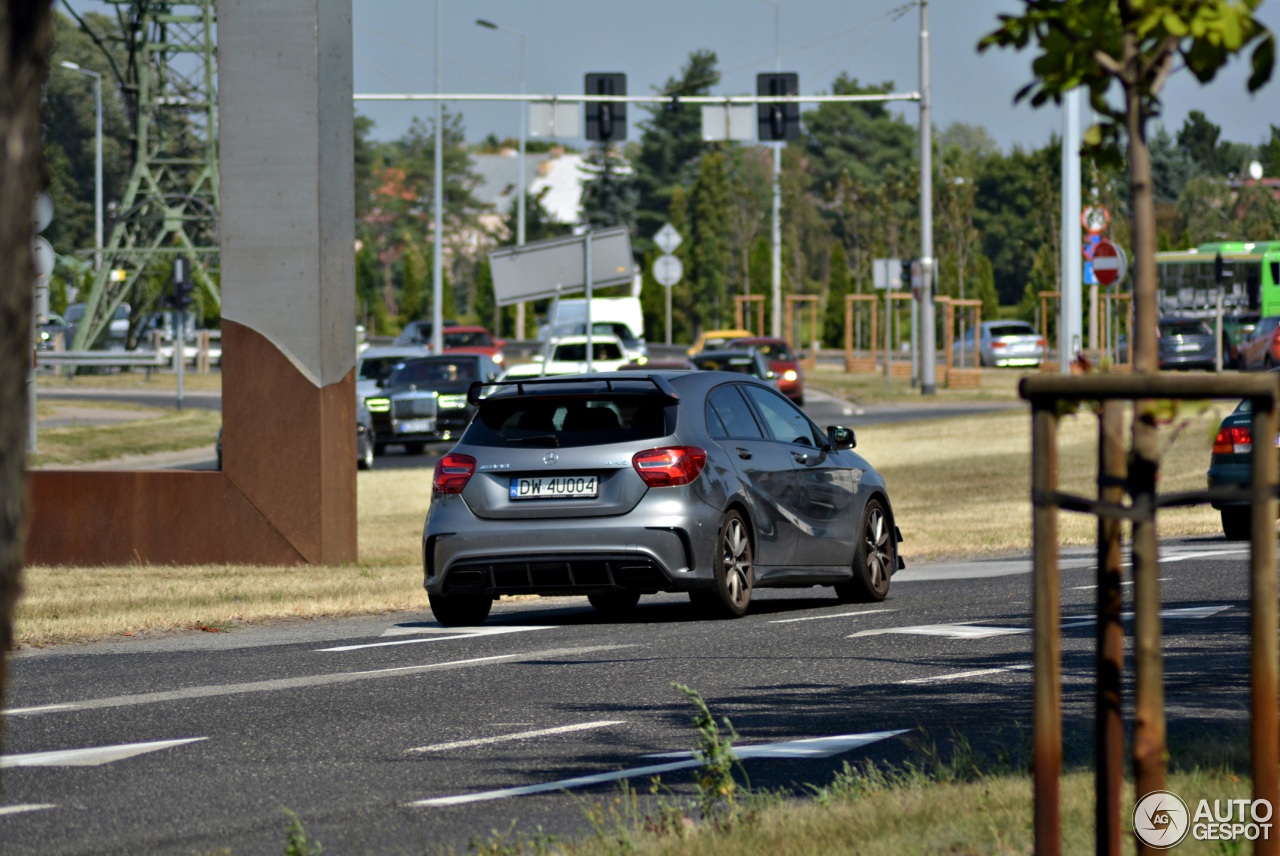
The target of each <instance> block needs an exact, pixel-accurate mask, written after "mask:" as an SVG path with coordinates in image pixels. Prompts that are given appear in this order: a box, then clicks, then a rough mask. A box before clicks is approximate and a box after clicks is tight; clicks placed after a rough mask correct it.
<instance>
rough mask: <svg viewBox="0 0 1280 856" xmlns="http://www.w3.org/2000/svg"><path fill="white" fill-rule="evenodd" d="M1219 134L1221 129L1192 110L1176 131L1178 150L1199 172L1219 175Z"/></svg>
mask: <svg viewBox="0 0 1280 856" xmlns="http://www.w3.org/2000/svg"><path fill="white" fill-rule="evenodd" d="M1221 134H1222V129H1221V128H1219V127H1218V126H1217V125H1215V124H1213V123H1212V122H1210V121H1209V120H1208V119H1207V118H1206V117H1205V115H1204V113H1202V112H1201V111H1199V110H1192V111H1191V112H1189V113H1188V114H1187V118H1186V119H1185V120H1184V121H1183V123H1182V127H1181V128H1180V129H1179V130H1178V134H1177V139H1178V148H1180V149H1182V150H1183V151H1184V152H1186V153H1187V157H1189V158H1190V159H1191V162H1192V163H1194V164H1195V165H1196V166H1197V167H1199V170H1200V172H1207V173H1209V174H1210V175H1221V174H1222V172H1223V169H1222V164H1221V162H1220V160H1219V155H1220V153H1221V145H1220V144H1219V142H1218V137H1219V136H1221Z"/></svg>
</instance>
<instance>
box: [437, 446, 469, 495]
mask: <svg viewBox="0 0 1280 856" xmlns="http://www.w3.org/2000/svg"><path fill="white" fill-rule="evenodd" d="M475 471H476V459H475V458H473V457H471V456H470V455H455V454H454V453H452V452H450V453H449V454H447V455H445V456H444V457H443V458H441V459H440V460H438V461H436V471H435V474H434V475H433V476H432V477H431V490H432V492H433V493H462V489H463V488H464V487H466V486H467V482H469V481H470V480H471V474H472V473H474V472H475Z"/></svg>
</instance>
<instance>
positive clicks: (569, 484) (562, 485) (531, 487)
mask: <svg viewBox="0 0 1280 856" xmlns="http://www.w3.org/2000/svg"><path fill="white" fill-rule="evenodd" d="M598 492H599V480H598V479H597V477H596V476H536V477H533V478H514V479H512V480H511V498H512V499H595V498H596V495H597V494H598Z"/></svg>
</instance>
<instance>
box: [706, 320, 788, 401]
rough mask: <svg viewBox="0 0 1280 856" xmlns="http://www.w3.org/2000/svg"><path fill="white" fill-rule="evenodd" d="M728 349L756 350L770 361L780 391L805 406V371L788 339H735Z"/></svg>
mask: <svg viewBox="0 0 1280 856" xmlns="http://www.w3.org/2000/svg"><path fill="white" fill-rule="evenodd" d="M725 347H726V348H755V349H756V350H757V351H759V352H760V353H761V354H763V355H764V357H765V359H767V360H768V361H769V368H771V369H773V371H774V373H775V374H777V376H778V391H779V392H781V393H782V394H783V395H785V396H786V397H787V398H789V399H791V400H792V401H794V402H795V403H796V404H797V405H800V406H803V405H804V370H803V369H801V368H800V362H799V361H798V360H797V359H796V355H795V354H794V353H792V351H791V346H790V345H788V344H787V340H786V339H775V338H773V337H772V336H752V337H751V338H749V339H734V340H733V341H732V342H729V343H728V344H726V345H725Z"/></svg>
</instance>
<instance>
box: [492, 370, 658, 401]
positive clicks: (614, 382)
mask: <svg viewBox="0 0 1280 856" xmlns="http://www.w3.org/2000/svg"><path fill="white" fill-rule="evenodd" d="M645 381H648V382H649V383H651V384H653V387H654V389H655V391H656V392H657V393H658V395H660V396H662V398H664V399H666V400H667V402H669V403H673V402H676V401H679V400H680V394H679V393H678V392H676V391H675V389H673V388H672V386H671V384H670V383H669V382H668V381H667V379H666V378H665V377H663V376H662V375H655V374H649V375H631V376H630V377H626V376H623V377H583V376H581V375H570V376H564V377H536V378H519V379H512V380H493V381H481V380H477V381H472V383H471V386H470V387H469V388H468V389H467V401H468V403H470V404H471V405H472V406H473V407H475V406H478V405H479V404H480V402H481V401H483V400H484V399H486V398H488V397H489V396H491V395H493V394H494V393H495V392H499V391H502V390H509V389H511V388H512V387H515V391H516V395H524V394H525V393H526V392H541V391H543V390H545V389H546V388H547V387H548V386H566V385H572V384H578V385H579V386H582V385H585V384H603V385H604V389H605V391H606V392H622V391H623V390H620V389H618V384H624V383H637V382H640V383H643V382H645ZM581 394H582V395H594V394H595V393H594V392H583V393H581Z"/></svg>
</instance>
